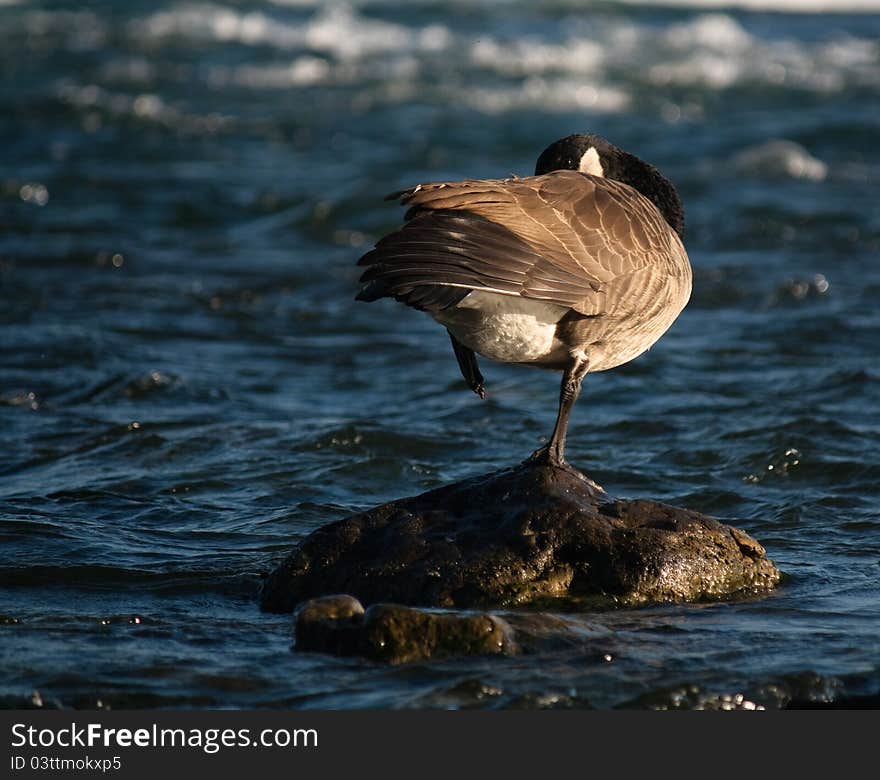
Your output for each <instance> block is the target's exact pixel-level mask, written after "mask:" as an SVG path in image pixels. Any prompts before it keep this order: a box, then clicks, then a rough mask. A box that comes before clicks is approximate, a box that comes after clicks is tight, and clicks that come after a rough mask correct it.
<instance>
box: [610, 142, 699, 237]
mask: <svg viewBox="0 0 880 780" xmlns="http://www.w3.org/2000/svg"><path fill="white" fill-rule="evenodd" d="M606 166H607V167H606V169H605V177H606V178H608V179H615V180H616V181H620V182H623V183H624V184H628V185H629V186H630V187H632V188H633V189H636V190H638V191H639V192H640V193H641V194H642V195H644V196H645V197H646V198H647V199H648V200H650V201H651V203H653V204H654V205H655V206H656V207H657V210H658V211H659V212H660V213H661V214H662V215H663V217H664V218H665V219H666V221H667V222H668V223H669V225H670V227H671V228H672V229H673V230H674V231H675V232H676V233H678V235H679V236H682V235H683V233H684V208H683V207H682V204H681V199H680V198H679V197H678V193H677V192H676V191H675V187H673V186H672V182H670V181H669V180H668V179H667V178H665V177H664V176H663V175H662V174H661V173H660V171H658V170H657V169H656V168H655V167H654V166H653V165H651V164H650V163H646V162H645V161H644V160H641V159H639V158H638V157H636V156H635V155H634V154H629V153H628V152H624V151H622V150H620V149H618V150H617V154H615V155H613V156H612V157H611V159H610V160H608V161H607V162H606Z"/></svg>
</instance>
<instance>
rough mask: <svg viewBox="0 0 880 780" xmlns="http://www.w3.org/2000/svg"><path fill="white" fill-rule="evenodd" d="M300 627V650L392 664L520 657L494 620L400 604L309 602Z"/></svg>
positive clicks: (300, 613)
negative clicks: (464, 657)
mask: <svg viewBox="0 0 880 780" xmlns="http://www.w3.org/2000/svg"><path fill="white" fill-rule="evenodd" d="M295 626H296V627H295V637H296V642H295V649H296V650H301V651H313V652H321V653H332V654H334V655H357V656H362V657H364V658H370V659H372V660H375V661H384V662H386V663H391V664H402V663H411V662H412V661H419V660H422V659H426V658H442V657H448V656H457V655H492V654H498V653H502V654H505V655H509V654H511V653H514V652H516V645H515V643H514V641H513V632H512V630H511V628H510V626H508V625H507V623H506V622H505V621H504V620H502V619H501V618H499V617H496V616H495V615H488V614H484V613H468V614H463V613H442V612H428V611H426V610H423V609H415V608H413V607H405V606H402V605H399V604H374V605H373V606H371V607H370V608H369V609H367V610H366V611H364V608H363V606H362V605H361V603H360V602H359V601H358V600H357V599H355V598H352V597H351V596H346V595H336V596H325V597H323V598H317V599H311V600H309V601H306V602H304V603H303V604H302V605H301V606H300V607H299V609H298V610H297V612H296V623H295Z"/></svg>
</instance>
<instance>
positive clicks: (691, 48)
mask: <svg viewBox="0 0 880 780" xmlns="http://www.w3.org/2000/svg"><path fill="white" fill-rule="evenodd" d="M685 2H689V0H685ZM706 2H707V3H709V4H710V5H711V3H712V2H713V0H706ZM876 2H877V4H878V5H880V0H876ZM694 4H695V5H696V3H694ZM282 5H296V6H302V7H304V11H303V12H302V13H301V14H296V15H292V14H289V13H285V12H284V11H282V10H280V6H282ZM355 5H357V4H355ZM355 5H352V4H349V3H342V2H339V3H330V4H324V3H315V5H314V7H310V3H309V2H307V1H306V0H275V2H274V3H267V4H266V5H265V6H263V7H262V9H258V10H247V9H242V8H239V7H237V6H226V5H220V4H218V3H190V2H184V3H181V4H179V5H174V6H171V7H169V8H165V9H163V10H161V11H157V12H154V13H149V14H146V15H144V16H142V17H140V18H138V19H136V20H135V21H133V22H131V23H130V24H129V26H128V27H127V28H126V31H127V33H128V35H129V37H130V38H131V39H132V40H133V41H136V42H137V43H138V44H139V45H143V41H144V40H146V42H147V44H148V45H149V46H150V48H151V49H155V48H161V47H162V46H164V45H166V44H169V45H175V46H177V45H179V44H180V41H181V40H183V41H188V42H191V43H192V45H193V46H194V47H199V48H202V49H206V50H211V49H212V48H216V49H218V50H221V49H222V48H223V47H224V46H227V45H228V44H230V43H231V44H240V45H244V46H253V47H255V48H257V47H258V48H259V49H260V50H261V51H260V52H259V56H255V57H254V58H253V61H249V62H246V63H244V64H228V65H226V64H222V61H221V62H218V63H212V62H208V63H206V64H205V65H204V66H203V67H202V68H196V69H194V70H193V77H194V78H201V79H204V80H205V81H207V82H208V83H209V84H210V85H211V86H212V87H215V88H223V87H224V86H238V87H245V88H251V89H255V90H261V89H271V90H283V89H291V90H296V89H305V88H310V87H327V86H344V87H354V88H357V89H359V90H360V91H359V92H358V93H357V95H355V96H354V97H353V98H352V101H353V104H356V105H355V107H357V106H361V107H363V106H369V105H372V104H374V103H376V102H380V103H381V102H384V103H397V102H403V101H408V100H412V99H413V98H414V97H416V98H417V97H420V96H421V97H422V98H423V99H427V100H431V99H434V98H436V99H438V100H439V99H444V100H445V99H448V100H451V101H453V102H455V101H463V102H464V103H466V104H468V105H471V106H473V107H475V108H478V109H479V110H484V111H486V112H488V113H498V112H503V111H509V110H517V109H523V108H526V109H543V110H548V111H556V110H559V111H566V110H594V111H599V112H622V111H627V110H630V109H631V108H632V106H633V104H634V100H635V98H634V96H635V95H639V94H645V93H646V92H650V93H651V94H653V95H655V96H656V101H657V103H658V105H660V104H662V105H661V111H662V115H663V117H664V119H666V120H668V121H679V120H680V119H682V118H684V117H694V116H698V115H699V112H700V106H699V104H700V100H701V99H700V98H699V96H696V97H690V98H688V99H687V101H690V104H688V105H685V102H686V101H683V102H682V103H681V104H677V103H676V102H675V101H676V100H680V98H676V97H674V95H675V93H674V92H671V91H670V92H668V93H667V92H666V90H671V89H673V88H679V87H685V88H701V89H708V90H726V89H731V88H737V87H746V88H754V87H755V86H758V85H764V86H768V87H771V88H784V89H790V88H795V89H802V90H806V91H811V92H815V93H820V94H822V93H833V92H834V91H838V90H841V89H845V88H849V87H856V88H863V87H868V88H876V87H877V86H878V85H880V43H878V41H877V40H874V39H871V38H868V37H859V36H858V34H857V33H856V34H845V33H843V32H841V31H839V30H835V29H834V27H833V26H831V27H829V31H828V33H827V35H825V36H822V37H820V38H818V39H807V40H802V39H797V38H794V37H789V36H787V35H786V32H785V27H784V26H781V27H777V28H776V31H775V32H774V33H773V34H767V33H761V32H758V31H755V29H754V28H753V27H751V25H749V24H748V21H747V20H746V19H744V18H742V17H739V18H737V17H735V16H734V15H731V14H729V13H723V12H720V11H707V12H705V13H696V14H694V15H691V16H690V17H689V18H685V20H684V21H677V22H676V23H672V24H665V25H662V24H658V23H657V21H656V20H655V19H654V20H650V21H647V20H645V19H644V17H643V16H642V15H639V16H637V17H635V18H632V17H627V16H625V15H622V14H620V13H617V12H612V13H608V12H607V11H603V12H601V13H586V12H585V11H584V8H583V7H582V6H581V5H575V4H572V5H571V10H570V12H569V11H566V10H563V11H562V16H558V15H557V16H556V17H554V18H553V20H552V23H550V24H548V25H543V26H541V27H539V28H536V27H530V28H524V27H523V26H521V25H520V26H519V29H520V30H525V31H524V32H520V33H519V34H517V33H515V32H514V33H510V34H504V33H501V32H498V28H493V29H491V30H490V31H485V30H475V29H473V28H469V27H465V29H464V31H463V30H462V29H460V28H459V26H458V24H457V22H456V20H455V19H449V20H448V21H447V22H446V23H443V24H441V23H431V24H427V25H420V24H412V23H410V24H406V23H404V22H402V21H393V22H392V21H388V20H385V19H379V18H375V17H373V16H372V15H370V14H367V13H365V12H364V13H362V12H360V11H358V10H357V8H356V7H355ZM361 5H363V3H361ZM507 5H508V6H513V7H514V8H515V7H517V6H518V5H523V3H517V2H515V3H508V4H507ZM557 13H558V11H557ZM33 14H34V16H33V18H31V20H30V24H31V25H32V26H33V25H35V26H40V25H44V26H45V25H53V24H55V25H57V24H61V23H62V22H63V23H64V24H68V23H69V19H68V17H62V16H61V15H60V14H54V15H47V14H45V13H43V12H36V11H35V12H33ZM56 16H57V17H58V18H57V19H56V18H55V17H56ZM29 18H30V17H29ZM59 20H61V21H59ZM75 22H76V23H75V24H73V25H71V28H76V29H79V30H84V29H85V28H86V26H87V25H86V22H89V24H90V25H92V29H98V30H100V29H102V28H101V24H100V20H96V19H94V17H93V15H89V16H88V17H86V16H82V17H75ZM511 29H514V30H515V29H517V28H516V27H512V28H511ZM759 29H760V28H759ZM266 49H269V50H270V53H269V54H268V56H267V54H266V52H265V50H266ZM271 50H274V53H271ZM150 61H152V59H151V60H150ZM105 67H106V71H105V72H106V74H107V75H108V76H109V77H112V78H113V79H114V80H115V81H116V82H117V83H126V82H128V83H130V84H132V85H133V86H134V87H135V88H138V89H144V88H148V80H149V78H150V73H149V68H145V67H144V64H143V61H141V62H138V61H136V60H135V59H133V58H132V59H131V60H130V61H128V62H124V61H121V60H120V61H118V62H111V63H110V64H109V65H107V66H105ZM432 96H434V98H432ZM691 104H692V105H691Z"/></svg>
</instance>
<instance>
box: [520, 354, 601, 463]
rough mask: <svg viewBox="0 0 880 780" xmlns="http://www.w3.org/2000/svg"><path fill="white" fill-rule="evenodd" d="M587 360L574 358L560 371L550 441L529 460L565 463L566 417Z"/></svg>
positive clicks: (587, 363) (578, 389) (575, 396)
mask: <svg viewBox="0 0 880 780" xmlns="http://www.w3.org/2000/svg"><path fill="white" fill-rule="evenodd" d="M589 365H590V364H589V361H588V360H587V359H586V358H575V359H574V361H573V362H572V363H571V365H570V366H568V368H566V369H565V371H563V373H562V386H561V387H560V389H559V413H558V414H557V415H556V426H555V427H554V428H553V435H552V436H551V437H550V441H549V442H548V443H547V444H545V445H544V446H543V447H541V449H539V450H537V451H536V452H534V453H533V454H532V457H531V460H536V461H540V462H543V463H549V464H550V465H551V466H564V465H565V437H566V434H567V433H568V418H569V416H570V415H571V409H572V407H573V406H574V402H575V401H577V398H578V396H579V395H580V392H581V381H582V380H583V378H584V376H585V375H586V373H587V369H588V367H589Z"/></svg>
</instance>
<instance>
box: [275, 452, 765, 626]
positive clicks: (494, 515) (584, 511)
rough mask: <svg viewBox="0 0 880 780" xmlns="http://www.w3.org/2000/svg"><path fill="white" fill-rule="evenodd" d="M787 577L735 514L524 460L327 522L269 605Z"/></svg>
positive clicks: (729, 586)
mask: <svg viewBox="0 0 880 780" xmlns="http://www.w3.org/2000/svg"><path fill="white" fill-rule="evenodd" d="M779 577H780V574H779V571H778V570H777V569H776V567H775V566H774V565H773V563H772V562H771V561H770V560H769V559H768V558H767V557H766V555H765V553H764V548H763V547H761V545H760V544H758V542H756V541H755V540H754V539H752V538H751V537H750V536H749V535H748V534H746V533H745V532H743V531H741V530H739V529H737V528H733V527H731V526H727V525H724V524H723V523H720V522H718V521H717V520H715V519H713V518H711V517H707V516H706V515H703V514H700V513H699V512H695V511H691V510H687V509H680V508H678V507H674V506H670V505H668V504H663V503H660V502H658V501H652V500H647V499H639V500H616V499H613V498H611V497H610V496H609V495H608V494H606V493H605V492H604V491H603V490H602V488H600V487H599V486H598V485H597V484H596V483H594V482H592V481H591V480H589V479H588V478H587V477H585V476H584V475H583V474H581V473H580V472H579V471H577V470H576V469H574V468H571V467H564V468H560V467H556V466H549V465H545V464H540V463H534V462H529V461H527V462H525V463H523V464H520V465H519V466H517V467H515V468H511V469H506V470H504V471H499V472H495V473H492V474H487V475H483V476H479V477H474V478H472V479H468V480H465V481H463V482H458V483H455V484H452V485H448V486H446V487H442V488H439V489H437V490H432V491H430V492H428V493H423V494H422V495H419V496H414V497H412V498H404V499H400V500H397V501H392V502H390V503H387V504H383V505H381V506H378V507H375V508H374V509H369V510H367V511H365V512H361V513H359V514H356V515H352V516H351V517H348V518H345V519H343V520H339V521H337V522H335V523H331V524H329V525H327V526H325V527H323V528H319V529H318V530H316V531H315V532H313V533H312V534H311V535H310V536H308V537H307V538H306V539H305V540H304V541H303V542H302V543H301V544H300V545H299V547H298V548H297V549H295V550H294V551H293V552H292V553H291V554H290V555H289V556H288V557H287V558H286V559H285V560H284V561H283V562H282V563H281V564H280V565H279V566H278V568H276V569H275V571H273V572H272V573H271V574H270V575H269V576H268V577H267V579H266V580H265V582H264V584H263V588H262V593H261V606H262V608H263V609H264V610H267V611H271V612H290V611H292V610H293V609H294V608H295V607H296V606H297V605H298V604H299V603H300V602H302V601H304V600H306V599H310V598H314V597H317V596H323V595H326V594H332V593H350V594H351V595H352V596H355V597H356V598H357V599H359V600H360V601H361V602H363V603H364V604H375V603H378V602H392V603H397V604H406V605H413V606H427V607H446V608H475V607H477V608H485V607H507V606H513V605H518V604H527V603H530V602H535V601H538V600H540V601H545V600H547V599H556V598H577V599H583V598H584V597H596V598H599V599H601V600H607V601H608V603H610V604H623V605H637V604H644V603H648V602H661V601H695V600H700V599H708V598H721V597H724V596H729V595H732V594H736V593H741V592H759V591H766V590H769V589H770V588H772V587H773V586H774V585H775V584H776V583H777V582H778V581H779Z"/></svg>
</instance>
